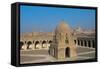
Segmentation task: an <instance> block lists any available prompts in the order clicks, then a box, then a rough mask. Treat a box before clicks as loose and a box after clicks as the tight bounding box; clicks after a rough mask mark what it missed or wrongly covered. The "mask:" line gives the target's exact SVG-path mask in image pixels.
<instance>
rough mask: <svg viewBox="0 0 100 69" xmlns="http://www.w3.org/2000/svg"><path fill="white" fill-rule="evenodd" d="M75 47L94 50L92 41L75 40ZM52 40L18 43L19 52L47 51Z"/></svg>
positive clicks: (93, 41)
mask: <svg viewBox="0 0 100 69" xmlns="http://www.w3.org/2000/svg"><path fill="white" fill-rule="evenodd" d="M74 42H75V44H76V46H81V47H89V48H95V40H94V39H77V40H74ZM51 43H52V40H43V41H41V40H37V41H20V49H21V50H38V49H49V47H50V45H51Z"/></svg>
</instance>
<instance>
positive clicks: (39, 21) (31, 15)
mask: <svg viewBox="0 0 100 69" xmlns="http://www.w3.org/2000/svg"><path fill="white" fill-rule="evenodd" d="M62 20H64V21H65V22H66V23H68V24H69V26H70V27H71V28H76V27H77V26H78V25H79V26H80V27H82V28H84V29H94V28H95V10H93V9H90V10H89V9H76V8H56V7H41V6H25V5H22V6H21V7H20V30H21V32H51V31H54V29H55V27H56V26H57V25H58V24H59V23H60V22H61V21H62Z"/></svg>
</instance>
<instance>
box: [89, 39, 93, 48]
mask: <svg viewBox="0 0 100 69" xmlns="http://www.w3.org/2000/svg"><path fill="white" fill-rule="evenodd" d="M92 41H93V40H91V41H90V45H91V46H90V47H91V48H93V42H92Z"/></svg>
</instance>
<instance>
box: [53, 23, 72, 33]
mask: <svg viewBox="0 0 100 69" xmlns="http://www.w3.org/2000/svg"><path fill="white" fill-rule="evenodd" d="M68 31H70V28H69V26H68V24H67V23H65V22H64V21H62V22H60V23H59V25H58V26H57V27H56V30H55V32H68Z"/></svg>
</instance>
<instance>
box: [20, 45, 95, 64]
mask: <svg viewBox="0 0 100 69" xmlns="http://www.w3.org/2000/svg"><path fill="white" fill-rule="evenodd" d="M20 53H21V54H20V63H21V64H25V63H41V62H58V61H77V60H85V59H91V58H95V49H94V48H88V47H87V48H86V47H77V55H78V56H77V57H73V58H66V59H62V60H57V59H56V58H54V57H52V56H51V55H49V53H48V50H27V51H24V50H21V51H20Z"/></svg>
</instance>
